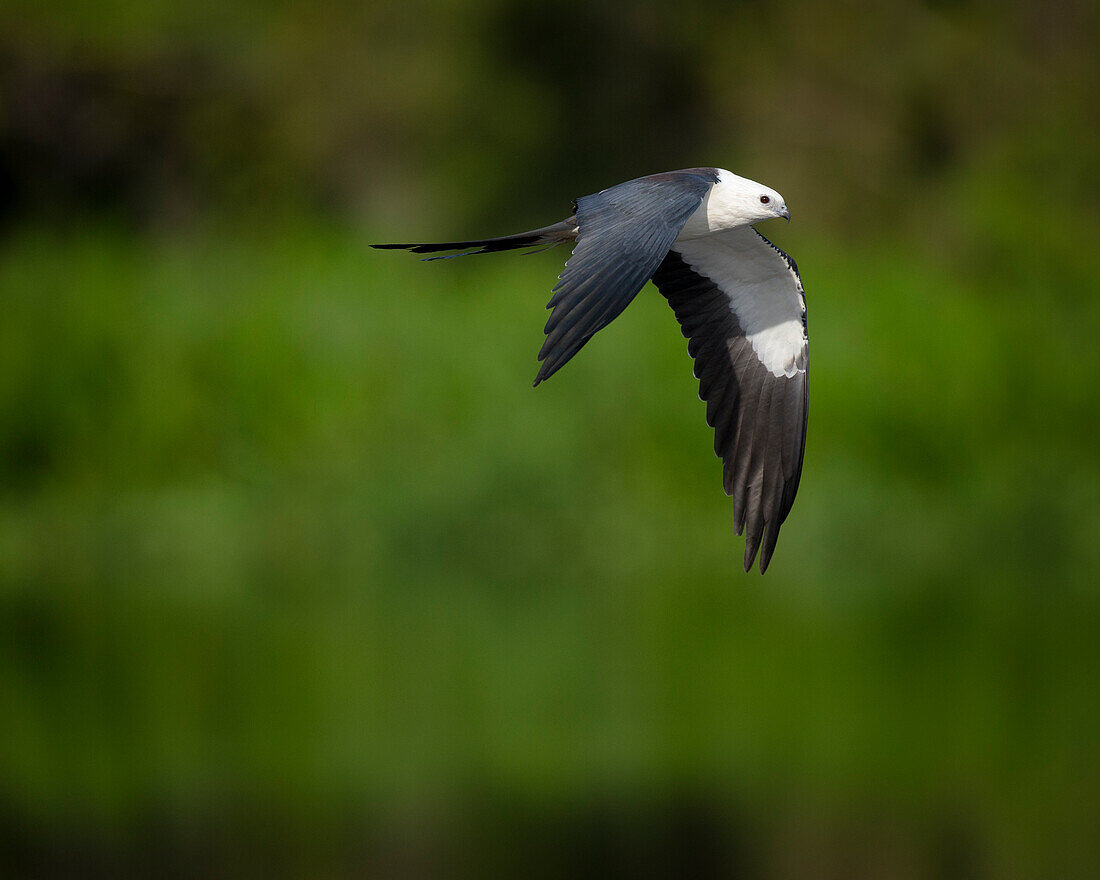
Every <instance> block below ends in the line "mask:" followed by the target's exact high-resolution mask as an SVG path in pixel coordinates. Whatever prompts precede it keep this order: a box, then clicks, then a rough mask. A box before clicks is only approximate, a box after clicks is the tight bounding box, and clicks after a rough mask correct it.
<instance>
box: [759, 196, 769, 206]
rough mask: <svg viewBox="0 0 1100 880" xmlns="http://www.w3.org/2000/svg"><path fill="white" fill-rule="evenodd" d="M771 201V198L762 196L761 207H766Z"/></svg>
mask: <svg viewBox="0 0 1100 880" xmlns="http://www.w3.org/2000/svg"><path fill="white" fill-rule="evenodd" d="M770 201H771V198H770V197H769V196H761V197H760V204H761V205H766V204H767V203H768V202H770Z"/></svg>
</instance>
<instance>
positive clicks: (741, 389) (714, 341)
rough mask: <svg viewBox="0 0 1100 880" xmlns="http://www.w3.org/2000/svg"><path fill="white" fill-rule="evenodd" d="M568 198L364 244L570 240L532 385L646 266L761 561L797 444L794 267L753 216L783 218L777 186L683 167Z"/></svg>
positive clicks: (801, 379)
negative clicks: (680, 339) (518, 226)
mask: <svg viewBox="0 0 1100 880" xmlns="http://www.w3.org/2000/svg"><path fill="white" fill-rule="evenodd" d="M573 211H574V213H573V216H572V217H570V218H569V219H567V220H563V221H562V222H561V223H555V224H554V225H552V226H545V227H543V228H542V229H535V230H532V231H531V232H522V233H519V234H518V235H506V236H504V237H503V238H487V239H481V240H478V241H449V242H440V243H436V244H377V245H374V247H378V248H404V249H407V250H410V251H412V252H413V253H417V254H427V253H435V252H438V251H448V250H464V251H466V253H461V254H450V255H447V256H466V255H467V254H470V253H474V254H487V253H493V252H495V251H505V250H511V249H513V248H524V247H532V246H534V247H538V246H547V247H552V246H554V245H556V244H560V243H561V242H566V241H568V242H575V244H574V246H573V254H572V256H571V257H570V258H569V260H568V261H567V262H566V264H565V269H564V270H563V271H562V273H561V275H560V276H558V279H559V280H558V283H557V285H556V286H555V287H554V290H553V294H552V296H551V297H550V303H549V305H548V306H547V308H549V309H553V311H552V313H551V314H550V318H549V319H548V320H547V322H546V340H545V342H544V343H543V346H542V350H541V351H540V352H539V360H540V361H541V362H542V364H541V367H540V369H539V371H538V375H537V376H536V377H535V384H536V385H538V384H539V382H541V381H542V380H543V379H547V378H549V377H550V376H552V375H553V374H554V373H555V372H556V371H557V370H559V369H560V368H561V367H562V366H563V365H564V364H565V363H566V362H567V361H568V360H569V359H570V358H571V357H573V355H575V354H576V353H577V352H578V351H580V349H581V348H582V347H583V346H584V344H585V343H586V342H588V340H589V339H591V338H592V336H593V335H594V334H595V333H596V331H598V330H599V329H600V328H601V327H605V326H607V324H608V323H610V322H611V321H612V320H614V318H615V317H616V316H617V315H618V314H619V313H620V312H621V311H622V310H623V309H625V308H626V307H627V305H629V303H630V301H631V300H632V299H634V297H635V295H636V294H637V293H638V291H639V290H641V289H642V287H644V286H645V283H646V281H649V280H652V281H653V283H654V284H656V285H657V289H658V290H660V292H661V293H662V294H663V295H664V297H665V298H666V299H667V300H668V301H669V304H670V305H671V306H672V309H673V311H674V312H675V313H676V320H678V321H679V322H680V327H681V330H682V331H683V334H684V336H685V337H687V339H688V353H689V354H690V355H691V356H692V358H694V360H695V376H696V378H698V379H699V396H700V398H702V399H703V400H704V401H706V404H707V424H708V425H710V426H711V427H712V428H714V451H715V453H716V454H717V455H718V456H719V457H720V458H721V459H722V461H723V485H724V488H725V490H726V494H727V495H731V496H733V519H734V526H735V528H736V531H737V534H739V535H740V534H742V533H743V532H745V531H746V530H747V537H746V539H745V571H748V570H749V569H750V568H751V567H752V563H753V560H754V559H755V558H756V553H757V550H758V549H759V550H760V571H761V572H763V571H765V570H766V569H767V567H768V562H769V561H770V560H771V557H772V551H773V550H774V549H775V542H776V540H777V539H778V537H779V527H780V526H781V525H782V524H783V520H784V519H786V517H787V514H788V513H789V512H790V509H791V505H792V504H793V502H794V496H795V492H796V491H797V489H798V480H799V477H800V476H801V474H802V455H803V451H804V450H805V447H806V413H807V399H808V398H807V387H806V369H807V363H808V353H807V343H806V303H805V299H804V297H803V289H802V279H801V278H800V277H799V274H798V269H797V267H796V266H795V263H794V260H792V259H791V258H790V257H789V256H787V254H785V253H784V252H783V251H781V250H780V249H779V248H777V247H776V246H775V245H773V244H772V243H771V242H770V241H768V240H767V239H766V238H764V236H763V235H761V234H760V233H759V232H757V231H756V230H755V229H754V228H753V226H752V224H753V223H757V222H759V221H761V220H768V219H771V218H773V217H783V218H784V219H786V220H788V221H789V220H790V216H791V215H790V213H789V212H788V211H787V205H786V203H785V202H784V201H783V197H782V196H781V195H779V193H777V192H776V191H775V190H774V189H769V188H768V187H766V186H763V185H762V184H759V183H754V182H753V181H751V180H746V179H745V178H743V177H738V176H737V175H735V174H732V173H730V172H729V171H726V170H724V169H721V168H688V169H685V170H683V171H669V172H665V173H663V174H651V175H649V176H648V177H640V178H638V179H637V180H631V181H628V182H627V183H620V184H619V185H618V186H613V187H611V188H610V189H605V190H603V191H602V192H598V193H596V194H594V195H590V196H584V197H582V198H579V199H577V200H576V201H575V202H574V203H573ZM471 249H473V250H471ZM441 258H442V257H429V258H427V259H441ZM761 541H763V543H761Z"/></svg>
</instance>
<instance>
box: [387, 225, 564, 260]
mask: <svg viewBox="0 0 1100 880" xmlns="http://www.w3.org/2000/svg"><path fill="white" fill-rule="evenodd" d="M576 237H577V218H576V217H570V218H569V219H568V220H562V221H561V223H555V224H554V225H553V226H544V227H542V229H532V230H531V231H530V232H519V233H517V234H515V235H504V236H501V237H500V238H482V239H477V240H474V241H439V242H430V243H426V244H372V245H371V247H373V248H382V249H384V250H385V249H391V250H404V251H412V252H413V253H414V254H434V253H437V252H439V251H463V252H464V253H461V254H441V255H440V256H438V257H426V258H425V259H428V260H446V259H449V258H451V257H468V256H470V255H471V254H493V253H496V252H497V251H511V250H515V249H516V248H525V247H539V246H543V247H547V248H551V247H553V246H554V245H556V244H561V243H562V242H563V241H573V240H574V239H575V238H576Z"/></svg>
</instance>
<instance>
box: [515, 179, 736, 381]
mask: <svg viewBox="0 0 1100 880" xmlns="http://www.w3.org/2000/svg"><path fill="white" fill-rule="evenodd" d="M717 181H718V175H717V172H716V171H715V169H713V168H691V169H687V170H684V171H670V172H666V173H664V174H653V175H650V176H649V177H640V178H638V179H637V180H631V181H628V182H627V183H621V184H619V185H618V186H613V187H611V188H610V189H606V190H603V191H602V192H599V193H595V194H594V195H590V196H584V197H582V198H579V199H577V202H576V217H577V243H576V246H575V247H574V248H573V255H572V256H571V257H570V258H569V260H568V262H567V263H566V264H565V269H564V270H563V271H562V273H561V275H559V276H558V283H557V285H556V286H555V287H554V290H553V294H552V295H551V297H550V302H549V304H548V306H547V308H550V309H552V310H553V311H552V312H551V314H550V317H549V318H548V319H547V321H546V328H545V332H546V340H545V341H544V343H543V345H542V350H541V351H540V352H539V360H540V361H541V362H542V366H541V367H540V368H539V371H538V375H537V376H536V377H535V384H536V385H538V384H539V382H542V381H543V380H544V379H547V378H549V377H550V376H552V375H553V374H554V373H555V372H557V371H558V370H559V369H561V367H563V366H564V365H565V364H566V363H567V362H568V361H569V359H570V358H572V357H573V355H575V354H576V353H577V352H578V351H580V350H581V348H582V347H583V346H584V345H585V343H586V342H588V340H589V339H591V338H592V336H593V335H594V334H595V333H596V332H598V331H599V330H600V329H601V328H603V327H606V326H607V325H608V324H609V323H610V322H611V321H613V320H614V319H615V318H616V317H617V316H618V315H619V313H620V312H622V310H623V309H625V308H626V307H627V306H628V305H629V304H630V301H631V300H632V299H634V297H635V296H636V295H637V293H638V291H639V290H641V289H642V287H644V286H645V283H646V281H648V280H649V278H650V276H652V274H653V272H654V270H655V269H657V267H658V266H659V265H660V264H661V260H663V259H664V257H665V255H666V254H667V253H668V250H669V248H670V247H671V246H672V243H673V242H674V241H675V240H676V237H677V236H678V235H679V234H680V230H681V229H683V227H684V224H685V223H686V222H687V219H688V217H690V216H691V215H692V213H694V211H695V210H696V209H697V208H698V207H699V204H700V202H701V201H702V199H703V196H704V195H706V193H707V192H708V191H709V190H710V188H711V186H713V185H714V184H715V183H716V182H717Z"/></svg>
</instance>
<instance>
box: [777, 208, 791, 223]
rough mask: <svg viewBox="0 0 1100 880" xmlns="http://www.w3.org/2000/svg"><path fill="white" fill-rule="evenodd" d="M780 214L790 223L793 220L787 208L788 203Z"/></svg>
mask: <svg viewBox="0 0 1100 880" xmlns="http://www.w3.org/2000/svg"><path fill="white" fill-rule="evenodd" d="M779 216H780V217H782V218H783V219H784V220H786V221H787V222H788V223H790V222H791V212H790V211H788V210H787V206H786V205H784V206H783V210H782V211H780V212H779Z"/></svg>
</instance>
